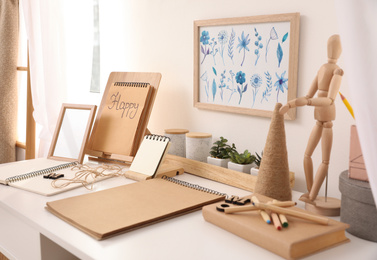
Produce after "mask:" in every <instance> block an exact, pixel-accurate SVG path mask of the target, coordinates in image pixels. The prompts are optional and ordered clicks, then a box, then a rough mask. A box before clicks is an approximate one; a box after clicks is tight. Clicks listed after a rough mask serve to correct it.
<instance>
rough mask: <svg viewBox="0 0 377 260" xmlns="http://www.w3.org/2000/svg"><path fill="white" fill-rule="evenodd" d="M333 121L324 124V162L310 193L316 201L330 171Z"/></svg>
mask: <svg viewBox="0 0 377 260" xmlns="http://www.w3.org/2000/svg"><path fill="white" fill-rule="evenodd" d="M332 126H333V123H332V122H326V123H324V124H323V131H322V142H321V145H322V163H321V165H320V166H319V168H318V170H317V173H316V175H315V179H314V183H313V187H312V189H311V190H310V193H309V199H310V200H312V201H314V200H315V199H316V198H317V195H318V192H319V189H320V188H321V186H322V183H323V181H324V179H325V177H326V175H327V173H328V169H329V163H330V154H331V147H332V139H333V133H332Z"/></svg>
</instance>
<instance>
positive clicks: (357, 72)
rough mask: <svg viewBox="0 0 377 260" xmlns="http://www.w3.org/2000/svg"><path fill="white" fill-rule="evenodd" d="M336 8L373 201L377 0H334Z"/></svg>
mask: <svg viewBox="0 0 377 260" xmlns="http://www.w3.org/2000/svg"><path fill="white" fill-rule="evenodd" d="M336 9H337V16H338V21H339V31H340V36H341V40H342V46H343V54H342V55H343V57H344V59H345V73H344V75H345V76H346V78H347V80H348V83H349V87H350V93H351V96H350V97H349V99H350V101H351V102H352V106H353V110H354V114H355V118H356V126H357V131H358V134H359V139H360V144H361V149H362V151H363V156H364V161H365V164H366V169H367V173H368V178H369V182H370V185H371V188H372V192H373V196H374V200H375V201H376V202H377V107H376V104H377V28H376V25H377V16H376V14H377V1H375V0H360V1H356V0H337V1H336Z"/></svg>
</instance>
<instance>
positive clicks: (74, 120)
mask: <svg viewBox="0 0 377 260" xmlns="http://www.w3.org/2000/svg"><path fill="white" fill-rule="evenodd" d="M96 110H97V106H96V105H81V104H66V103H64V104H62V107H61V109H60V113H59V117H58V121H57V123H56V127H55V131H54V135H53V137H52V140H51V145H50V149H49V151H48V155H47V158H49V159H56V160H61V161H69V162H74V161H77V162H78V163H80V164H82V162H83V159H84V156H85V147H86V144H87V142H88V138H89V134H90V130H91V129H92V125H93V120H94V116H95V113H96Z"/></svg>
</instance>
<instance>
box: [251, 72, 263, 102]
mask: <svg viewBox="0 0 377 260" xmlns="http://www.w3.org/2000/svg"><path fill="white" fill-rule="evenodd" d="M250 85H251V87H252V88H253V104H252V105H251V107H254V104H255V98H256V96H257V94H258V91H259V88H260V86H261V85H262V78H261V76H259V74H254V75H253V76H252V77H251V79H250Z"/></svg>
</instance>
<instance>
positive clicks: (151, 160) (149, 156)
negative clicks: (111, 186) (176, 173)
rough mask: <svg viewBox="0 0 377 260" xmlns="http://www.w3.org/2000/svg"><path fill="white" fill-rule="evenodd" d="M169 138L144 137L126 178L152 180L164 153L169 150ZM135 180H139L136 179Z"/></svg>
mask: <svg viewBox="0 0 377 260" xmlns="http://www.w3.org/2000/svg"><path fill="white" fill-rule="evenodd" d="M169 146H170V138H169V137H166V136H161V135H146V136H144V138H143V141H142V143H141V145H140V147H139V150H138V151H137V153H136V155H135V158H134V160H133V161H132V164H131V167H130V169H129V171H128V172H127V175H126V176H127V177H129V178H131V179H132V176H140V175H142V176H144V178H143V179H150V178H154V176H155V175H156V173H157V171H158V169H159V168H160V165H161V163H162V161H163V160H164V157H165V155H166V153H167V152H168V150H169ZM136 180H139V178H138V177H136Z"/></svg>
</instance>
